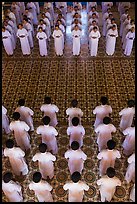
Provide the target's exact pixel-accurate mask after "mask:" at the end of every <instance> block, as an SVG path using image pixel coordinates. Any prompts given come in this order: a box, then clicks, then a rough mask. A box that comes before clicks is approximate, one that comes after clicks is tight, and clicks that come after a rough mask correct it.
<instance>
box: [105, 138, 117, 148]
mask: <svg viewBox="0 0 137 204" xmlns="http://www.w3.org/2000/svg"><path fill="white" fill-rule="evenodd" d="M115 146H116V142H115V141H114V140H108V141H107V147H108V149H109V150H112V149H114V148H115Z"/></svg>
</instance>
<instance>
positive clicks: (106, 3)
mask: <svg viewBox="0 0 137 204" xmlns="http://www.w3.org/2000/svg"><path fill="white" fill-rule="evenodd" d="M112 6H113V2H102V13H103V14H104V13H105V12H106V11H107V9H108V8H111V7H112Z"/></svg>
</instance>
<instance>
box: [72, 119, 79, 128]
mask: <svg viewBox="0 0 137 204" xmlns="http://www.w3.org/2000/svg"><path fill="white" fill-rule="evenodd" d="M78 124H79V118H78V117H74V118H72V125H73V126H77V125H78Z"/></svg>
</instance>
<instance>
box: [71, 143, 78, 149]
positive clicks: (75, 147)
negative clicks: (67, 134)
mask: <svg viewBox="0 0 137 204" xmlns="http://www.w3.org/2000/svg"><path fill="white" fill-rule="evenodd" d="M71 149H72V150H77V149H79V143H78V142H77V141H73V142H72V143H71Z"/></svg>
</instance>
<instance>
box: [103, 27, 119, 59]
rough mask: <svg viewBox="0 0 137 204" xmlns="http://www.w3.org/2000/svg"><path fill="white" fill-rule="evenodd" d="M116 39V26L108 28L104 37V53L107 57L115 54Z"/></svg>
mask: <svg viewBox="0 0 137 204" xmlns="http://www.w3.org/2000/svg"><path fill="white" fill-rule="evenodd" d="M117 37H118V31H117V29H116V25H113V26H112V28H110V29H109V30H108V32H107V35H106V53H107V54H108V55H111V56H112V55H113V54H114V52H115V45H116V38H117Z"/></svg>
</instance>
